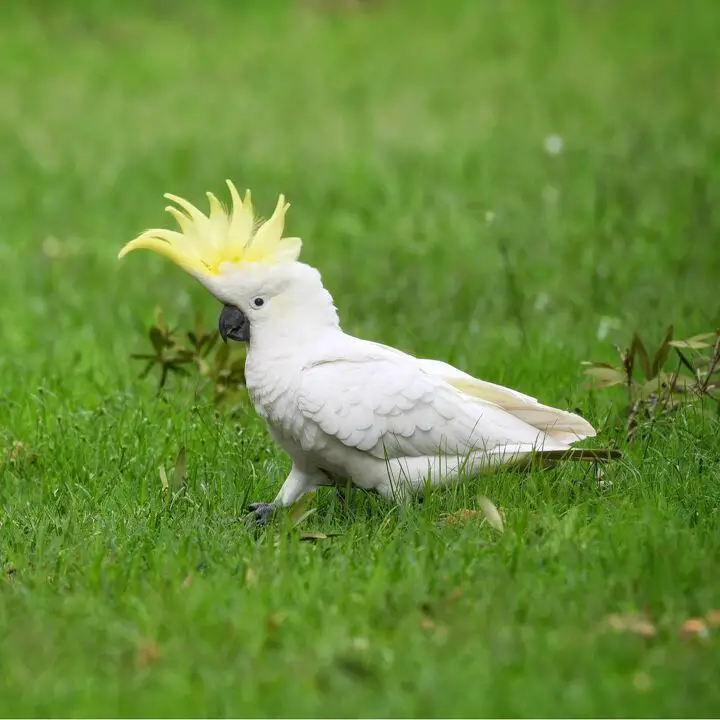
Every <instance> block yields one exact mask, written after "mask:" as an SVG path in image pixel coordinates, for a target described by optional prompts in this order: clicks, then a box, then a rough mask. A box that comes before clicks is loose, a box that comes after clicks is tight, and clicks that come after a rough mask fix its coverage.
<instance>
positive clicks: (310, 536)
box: [300, 532, 330, 542]
mask: <svg viewBox="0 0 720 720" xmlns="http://www.w3.org/2000/svg"><path fill="white" fill-rule="evenodd" d="M329 537H330V536H329V535H326V534H325V533H323V532H304V533H300V541H301V542H309V541H312V540H327V539H328V538H329Z"/></svg>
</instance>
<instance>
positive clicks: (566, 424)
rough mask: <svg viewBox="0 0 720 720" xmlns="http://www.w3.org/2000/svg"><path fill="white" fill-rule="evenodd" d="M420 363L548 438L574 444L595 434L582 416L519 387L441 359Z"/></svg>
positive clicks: (461, 389)
mask: <svg viewBox="0 0 720 720" xmlns="http://www.w3.org/2000/svg"><path fill="white" fill-rule="evenodd" d="M418 363H419V364H420V367H421V368H422V369H423V370H425V371H426V372H429V373H434V374H437V375H439V376H441V377H444V378H445V379H446V380H447V382H449V383H450V384H451V385H452V386H453V387H455V388H457V389H458V390H460V392H462V393H464V394H466V395H471V396H472V397H475V398H477V399H478V400H482V401H485V402H488V403H492V404H494V405H497V406H498V407H500V408H502V409H503V410H506V411H507V412H509V413H510V414H511V415H514V416H515V417H517V418H520V419H521V420H523V421H524V422H526V423H528V424H529V425H532V426H533V427H535V428H537V429H538V430H542V431H543V432H545V433H547V435H548V437H549V438H552V439H553V440H558V441H559V442H564V443H573V442H577V441H578V440H582V439H583V438H586V437H595V435H596V432H595V428H593V426H592V425H591V424H590V423H589V422H588V421H587V420H585V419H584V418H582V417H580V416H579V415H575V414H574V413H570V412H567V411H566V410H559V409H558V408H554V407H549V406H548V405H543V404H541V403H539V402H538V401H537V400H536V399H535V398H534V397H530V396H529V395H524V394H523V393H521V392H518V391H517V390H511V389H510V388H506V387H503V386H502V385H495V384H494V383H490V382H486V381H485V380H478V379H477V378H474V377H473V376H472V375H468V374H467V373H465V372H462V370H458V369H457V368H455V367H453V366H452V365H448V364H447V363H444V362H440V361H439V360H418Z"/></svg>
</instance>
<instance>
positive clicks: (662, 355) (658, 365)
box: [652, 325, 673, 377]
mask: <svg viewBox="0 0 720 720" xmlns="http://www.w3.org/2000/svg"><path fill="white" fill-rule="evenodd" d="M672 336H673V326H672V325H670V327H668V329H667V330H666V331H665V338H664V339H663V341H662V345H660V347H659V348H658V351H657V352H656V353H655V357H654V358H653V364H652V376H653V377H655V376H656V375H657V374H658V373H659V372H660V371H661V370H662V369H663V367H665V363H666V362H667V359H668V355H670V342H671V341H672Z"/></svg>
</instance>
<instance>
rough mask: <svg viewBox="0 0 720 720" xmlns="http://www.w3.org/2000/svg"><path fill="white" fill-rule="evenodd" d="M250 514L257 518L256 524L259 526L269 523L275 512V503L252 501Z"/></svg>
mask: <svg viewBox="0 0 720 720" xmlns="http://www.w3.org/2000/svg"><path fill="white" fill-rule="evenodd" d="M248 509H249V510H250V515H251V517H253V518H254V519H255V524H256V525H259V526H263V525H267V524H268V522H269V521H270V518H271V517H272V515H273V513H274V512H275V509H276V508H275V505H273V503H260V502H258V503H252V504H251V505H250V507H249V508H248Z"/></svg>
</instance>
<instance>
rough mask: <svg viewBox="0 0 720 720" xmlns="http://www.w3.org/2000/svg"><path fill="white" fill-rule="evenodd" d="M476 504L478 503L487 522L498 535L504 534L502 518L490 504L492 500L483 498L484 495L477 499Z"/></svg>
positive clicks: (492, 504) (493, 505)
mask: <svg viewBox="0 0 720 720" xmlns="http://www.w3.org/2000/svg"><path fill="white" fill-rule="evenodd" d="M478 502H479V503H480V507H481V508H482V511H483V513H484V514H485V517H486V518H487V521H488V522H489V523H490V524H491V525H492V526H493V527H494V528H495V529H496V530H497V531H498V532H499V533H504V532H505V522H504V521H503V516H502V514H501V512H500V511H499V510H498V509H497V508H496V507H495V504H494V503H493V502H492V500H490V498H487V497H485V495H481V496H480V497H479V498H478Z"/></svg>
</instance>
